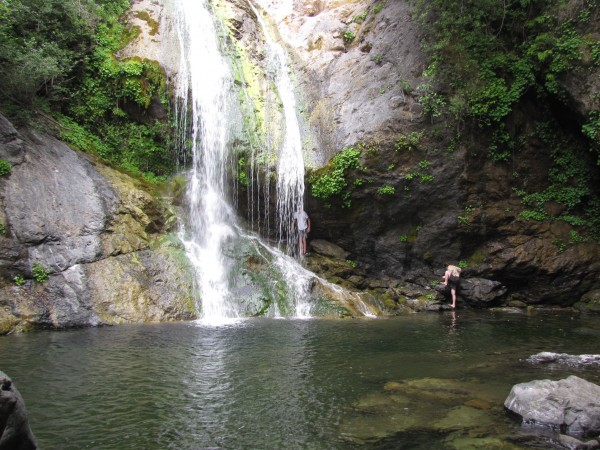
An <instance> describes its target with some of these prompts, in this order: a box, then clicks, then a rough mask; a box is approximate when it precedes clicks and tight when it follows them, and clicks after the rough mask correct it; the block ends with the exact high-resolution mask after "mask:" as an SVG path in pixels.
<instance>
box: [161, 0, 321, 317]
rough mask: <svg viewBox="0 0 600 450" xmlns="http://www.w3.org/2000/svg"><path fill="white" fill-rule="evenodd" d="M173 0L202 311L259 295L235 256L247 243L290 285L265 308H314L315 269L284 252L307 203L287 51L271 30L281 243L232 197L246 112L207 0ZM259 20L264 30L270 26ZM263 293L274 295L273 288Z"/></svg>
mask: <svg viewBox="0 0 600 450" xmlns="http://www.w3.org/2000/svg"><path fill="white" fill-rule="evenodd" d="M173 3H174V15H175V17H174V23H175V26H176V29H177V33H178V36H179V41H180V49H179V51H180V61H181V63H180V68H179V74H178V85H177V97H178V102H177V108H178V111H177V116H178V120H179V124H180V125H179V126H180V129H181V130H182V135H183V136H186V137H185V138H183V139H182V144H181V145H185V146H186V148H187V147H189V148H190V151H191V155H192V166H191V170H190V174H189V186H188V191H187V198H188V202H189V211H188V212H189V215H188V218H187V223H186V226H185V230H183V231H182V233H181V238H182V240H183V242H184V244H185V247H186V252H187V254H188V256H189V258H190V260H191V261H192V263H193V265H194V267H195V269H196V273H197V287H198V295H197V298H198V299H199V300H198V302H197V303H198V310H199V312H200V317H201V319H202V320H203V321H205V322H209V323H220V322H222V321H227V320H230V319H236V318H238V317H242V316H244V313H245V312H247V308H248V305H247V304H248V303H250V302H251V300H249V297H252V296H254V297H257V296H259V295H257V294H255V293H254V294H253V293H252V292H254V291H253V290H255V287H254V286H249V285H247V284H246V285H244V283H246V282H247V279H248V278H251V277H250V276H246V278H244V276H242V275H240V273H241V272H242V271H243V268H240V267H241V265H240V264H239V261H236V258H239V255H236V251H239V248H242V247H243V248H245V249H248V248H251V249H254V251H255V253H256V255H257V256H258V257H259V258H260V259H262V260H265V261H269V263H268V264H269V265H270V267H271V269H270V270H273V271H274V272H276V273H277V274H278V275H277V277H276V278H277V280H273V283H274V284H273V286H271V287H270V288H269V289H273V290H277V291H278V293H279V294H278V295H279V297H281V294H280V293H281V292H285V297H286V301H287V302H288V303H289V306H285V307H284V308H283V309H284V311H282V308H281V302H279V303H278V302H277V301H271V304H270V306H269V307H268V310H267V311H264V310H263V312H262V314H263V315H269V316H272V317H280V316H289V315H293V316H295V317H307V316H310V304H309V290H310V289H309V286H310V280H311V278H312V277H314V274H312V273H311V272H308V271H306V270H305V269H303V268H302V267H301V266H300V265H299V264H298V263H297V262H296V261H295V260H294V259H293V258H291V257H290V256H288V255H287V254H286V253H287V249H288V248H292V249H295V248H296V238H295V236H294V235H295V233H294V232H293V230H292V228H291V227H292V213H293V212H294V211H295V210H296V208H297V207H298V206H302V201H303V200H302V199H303V195H304V161H303V157H302V147H301V137H300V128H299V125H298V119H297V116H296V103H295V98H294V93H293V89H292V84H291V80H290V77H289V74H288V71H289V68H288V65H287V61H286V55H285V52H284V51H283V49H282V48H281V47H280V46H279V45H277V44H275V43H274V42H273V41H272V39H270V38H267V41H268V50H267V53H268V55H269V56H268V67H267V69H266V70H267V72H268V76H269V77H271V81H272V82H273V84H274V85H275V86H276V88H277V95H278V96H279V100H280V102H281V105H282V108H283V114H284V117H285V130H284V141H283V142H284V144H283V146H282V148H281V149H280V150H278V151H277V152H275V151H274V149H270V148H269V149H267V152H273V153H276V154H277V157H278V164H277V167H278V171H277V172H278V174H277V192H276V193H277V227H278V240H279V244H280V247H282V248H279V249H277V248H270V247H268V246H267V245H266V244H265V243H264V242H262V241H261V240H260V239H259V238H257V237H256V236H252V235H250V234H248V233H247V232H244V231H242V230H241V228H240V226H239V224H238V220H237V218H236V214H235V211H234V210H233V208H232V207H231V205H230V203H229V200H228V188H229V184H230V181H231V179H230V178H228V170H227V169H228V168H230V167H232V166H235V164H231V163H232V161H233V156H232V155H230V152H231V147H232V144H231V141H232V140H233V139H234V138H235V137H236V133H238V134H239V133H241V131H240V129H241V123H242V122H243V120H242V118H241V112H240V108H239V105H238V104H237V100H236V95H237V91H236V89H237V88H236V87H235V86H234V83H233V77H232V74H231V69H230V66H229V63H228V61H227V60H226V59H225V58H224V57H223V52H221V49H220V42H219V40H218V37H217V36H218V33H217V31H218V27H217V22H216V20H215V18H214V15H213V12H212V10H211V7H210V4H209V2H206V1H202V0H173ZM257 16H258V17H260V16H259V15H258V14H257ZM261 25H262V26H263V31H264V32H265V35H267V32H266V27H264V24H261ZM236 162H237V161H236ZM267 192H268V190H267ZM264 203H265V204H266V203H267V202H266V201H265V202H264ZM264 250H266V251H264ZM263 285H264V283H263ZM265 296H266V297H269V298H274V297H276V295H275V294H270V293H267V294H264V295H263V297H265ZM243 304H245V305H243ZM245 308H246V309H245Z"/></svg>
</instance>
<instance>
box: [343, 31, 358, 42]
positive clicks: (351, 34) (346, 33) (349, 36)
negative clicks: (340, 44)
mask: <svg viewBox="0 0 600 450" xmlns="http://www.w3.org/2000/svg"><path fill="white" fill-rule="evenodd" d="M355 38H356V34H354V32H352V31H350V30H348V31H344V43H345V44H346V45H349V44H351V43H352V41H353V40H354V39H355Z"/></svg>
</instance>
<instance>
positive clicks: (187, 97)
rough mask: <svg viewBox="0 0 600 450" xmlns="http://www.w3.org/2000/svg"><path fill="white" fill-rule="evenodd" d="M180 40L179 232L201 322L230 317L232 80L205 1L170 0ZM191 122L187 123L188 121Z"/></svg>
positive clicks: (233, 227) (235, 315) (233, 220)
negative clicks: (185, 165)
mask: <svg viewBox="0 0 600 450" xmlns="http://www.w3.org/2000/svg"><path fill="white" fill-rule="evenodd" d="M173 3H174V8H175V24H176V27H177V31H178V34H179V39H180V61H181V63H180V71H179V74H178V78H179V79H178V91H177V95H178V105H179V107H180V108H181V111H180V112H179V113H178V116H179V117H180V120H181V122H182V123H183V126H184V127H185V128H187V129H190V130H191V152H192V168H191V174H190V181H189V187H188V200H189V204H190V211H189V213H190V216H189V220H188V223H189V225H188V226H189V229H188V230H187V232H186V233H185V236H184V237H183V240H184V243H185V245H186V250H187V253H188V255H189V256H190V259H191V261H192V263H193V264H194V266H195V268H196V271H197V276H198V277H197V282H198V287H199V290H200V295H201V300H202V308H201V318H202V319H203V320H205V321H220V320H222V319H223V318H234V317H237V316H238V312H237V311H236V308H235V306H234V305H232V304H230V301H229V292H228V291H229V290H228V282H227V275H228V274H227V260H226V258H225V257H224V252H223V250H224V245H226V242H227V240H229V239H233V238H234V237H235V233H236V228H235V223H236V220H235V214H234V212H233V211H232V209H231V207H230V205H229V204H228V202H227V200H226V195H225V179H226V177H225V169H226V162H227V143H228V142H227V141H228V138H229V132H230V129H231V124H230V123H228V119H229V118H230V115H231V111H230V104H231V94H232V91H233V81H232V77H231V73H230V70H229V67H228V65H227V63H226V61H225V60H224V59H223V56H222V55H221V52H220V51H219V44H218V41H217V33H216V29H215V23H214V20H213V15H212V13H211V11H210V10H209V6H208V5H207V4H206V3H205V2H204V1H203V0H174V2H173ZM188 121H189V122H188Z"/></svg>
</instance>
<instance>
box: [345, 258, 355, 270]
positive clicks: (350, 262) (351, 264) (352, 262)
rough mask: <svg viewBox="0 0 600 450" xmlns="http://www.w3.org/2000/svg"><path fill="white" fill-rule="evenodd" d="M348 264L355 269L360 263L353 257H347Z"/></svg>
mask: <svg viewBox="0 0 600 450" xmlns="http://www.w3.org/2000/svg"><path fill="white" fill-rule="evenodd" d="M346 264H348V265H349V266H350V267H352V268H353V269H356V266H358V264H357V263H356V261H354V260H352V259H347V260H346Z"/></svg>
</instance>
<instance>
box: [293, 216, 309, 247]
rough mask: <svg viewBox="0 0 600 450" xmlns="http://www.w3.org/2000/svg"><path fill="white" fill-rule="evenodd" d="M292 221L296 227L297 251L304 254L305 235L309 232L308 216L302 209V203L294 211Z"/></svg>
mask: <svg viewBox="0 0 600 450" xmlns="http://www.w3.org/2000/svg"><path fill="white" fill-rule="evenodd" d="M294 221H295V222H296V226H297V227H298V235H299V238H298V252H299V253H300V255H302V256H304V255H306V237H307V236H308V233H310V217H308V214H306V211H304V209H302V205H300V206H298V210H297V211H296V212H295V213H294Z"/></svg>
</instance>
